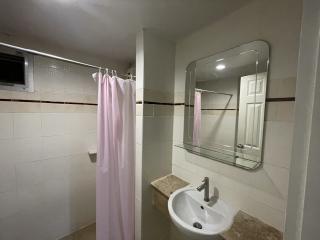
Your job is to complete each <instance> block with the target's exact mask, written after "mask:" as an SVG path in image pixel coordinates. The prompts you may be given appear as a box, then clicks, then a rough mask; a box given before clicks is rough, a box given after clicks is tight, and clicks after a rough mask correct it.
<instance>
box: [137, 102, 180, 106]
mask: <svg viewBox="0 0 320 240" xmlns="http://www.w3.org/2000/svg"><path fill="white" fill-rule="evenodd" d="M136 104H153V105H168V106H179V105H184V103H165V102H152V101H137V102H136Z"/></svg>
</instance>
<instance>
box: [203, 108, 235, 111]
mask: <svg viewBox="0 0 320 240" xmlns="http://www.w3.org/2000/svg"><path fill="white" fill-rule="evenodd" d="M211 110H217V111H238V110H239V109H236V108H201V111H211Z"/></svg>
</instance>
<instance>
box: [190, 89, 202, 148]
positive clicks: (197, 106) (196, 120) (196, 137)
mask: <svg viewBox="0 0 320 240" xmlns="http://www.w3.org/2000/svg"><path fill="white" fill-rule="evenodd" d="M200 130H201V92H198V91H196V92H195V93H194V114H193V138H192V141H193V145H196V146H199V145H200Z"/></svg>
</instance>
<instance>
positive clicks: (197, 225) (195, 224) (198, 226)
mask: <svg viewBox="0 0 320 240" xmlns="http://www.w3.org/2000/svg"><path fill="white" fill-rule="evenodd" d="M193 227H195V228H198V229H202V225H201V223H198V222H195V223H193Z"/></svg>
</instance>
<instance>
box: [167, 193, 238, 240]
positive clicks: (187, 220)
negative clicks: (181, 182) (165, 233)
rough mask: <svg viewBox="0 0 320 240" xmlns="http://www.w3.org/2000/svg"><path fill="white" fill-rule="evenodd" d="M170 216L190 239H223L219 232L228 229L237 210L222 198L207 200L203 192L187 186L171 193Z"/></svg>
mask: <svg viewBox="0 0 320 240" xmlns="http://www.w3.org/2000/svg"><path fill="white" fill-rule="evenodd" d="M168 209H169V214H170V217H171V219H172V221H173V223H174V224H175V225H176V227H177V228H178V229H179V230H180V231H181V232H182V233H184V234H185V235H187V236H188V237H189V238H188V239H199V240H202V239H204V240H205V239H208V240H209V239H210V240H215V239H221V238H219V234H220V233H223V232H224V231H227V230H228V229H229V228H230V227H231V225H232V223H233V218H234V215H235V211H234V210H233V209H232V208H230V207H229V206H228V205H227V204H226V203H224V202H223V201H222V200H220V199H219V200H217V201H215V202H213V201H209V202H205V201H204V200H203V192H199V191H197V190H196V189H195V188H194V187H185V188H182V189H179V190H177V191H175V192H174V193H173V194H171V196H170V198H169V201H168Z"/></svg>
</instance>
